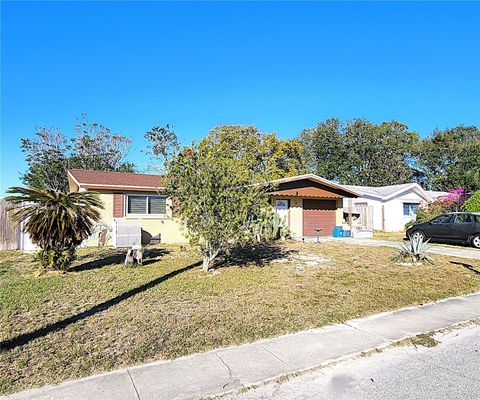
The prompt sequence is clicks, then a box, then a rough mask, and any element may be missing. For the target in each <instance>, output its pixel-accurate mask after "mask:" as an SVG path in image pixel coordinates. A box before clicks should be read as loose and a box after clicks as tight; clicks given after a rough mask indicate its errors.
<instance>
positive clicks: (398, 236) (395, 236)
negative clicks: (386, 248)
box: [373, 231, 406, 242]
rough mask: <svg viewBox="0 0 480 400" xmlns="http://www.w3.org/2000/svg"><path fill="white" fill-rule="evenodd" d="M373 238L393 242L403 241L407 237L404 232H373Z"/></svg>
mask: <svg viewBox="0 0 480 400" xmlns="http://www.w3.org/2000/svg"><path fill="white" fill-rule="evenodd" d="M373 237H374V238H375V239H383V240H393V241H396V242H398V241H402V240H403V239H405V237H406V235H405V232H404V231H401V232H382V231H373Z"/></svg>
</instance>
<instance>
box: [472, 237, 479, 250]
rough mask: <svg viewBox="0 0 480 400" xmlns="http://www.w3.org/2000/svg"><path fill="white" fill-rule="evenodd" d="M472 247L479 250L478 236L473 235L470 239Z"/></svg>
mask: <svg viewBox="0 0 480 400" xmlns="http://www.w3.org/2000/svg"><path fill="white" fill-rule="evenodd" d="M472 246H473V247H475V248H477V249H480V235H475V236H474V237H473V238H472Z"/></svg>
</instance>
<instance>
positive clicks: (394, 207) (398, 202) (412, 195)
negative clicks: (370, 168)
mask: <svg viewBox="0 0 480 400" xmlns="http://www.w3.org/2000/svg"><path fill="white" fill-rule="evenodd" d="M358 203H367V204H368V205H369V206H373V229H375V230H379V231H381V230H384V231H385V232H399V231H403V230H404V229H405V224H406V223H407V222H410V221H411V220H413V219H414V217H407V216H404V215H403V203H418V204H422V203H425V199H424V198H423V197H421V196H420V195H418V194H417V193H416V192H415V191H414V190H409V191H407V192H405V193H401V194H399V195H397V196H395V197H393V198H391V199H388V200H380V199H377V198H373V197H368V196H365V197H358V198H356V199H350V198H349V199H344V200H343V205H344V207H349V206H354V205H355V204H358ZM382 207H383V209H384V210H383V215H384V218H385V222H384V225H383V223H382Z"/></svg>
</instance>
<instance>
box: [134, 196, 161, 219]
mask: <svg viewBox="0 0 480 400" xmlns="http://www.w3.org/2000/svg"><path fill="white" fill-rule="evenodd" d="M166 210H167V199H166V197H165V196H145V195H127V214H142V215H146V214H153V215H158V214H166Z"/></svg>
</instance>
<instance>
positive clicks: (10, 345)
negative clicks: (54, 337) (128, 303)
mask: <svg viewBox="0 0 480 400" xmlns="http://www.w3.org/2000/svg"><path fill="white" fill-rule="evenodd" d="M199 265H201V263H200V262H196V263H194V264H190V265H187V266H186V267H183V268H180V269H177V270H175V271H172V272H169V273H168V274H166V275H163V276H161V277H159V278H156V279H153V280H151V281H150V282H147V283H145V284H143V285H141V286H138V287H136V288H134V289H131V290H128V291H126V292H124V293H122V294H120V295H118V296H115V297H113V298H111V299H110V300H107V301H104V302H103V303H100V304H97V305H96V306H93V307H91V308H89V309H88V310H85V311H83V312H81V313H79V314H75V315H72V316H71V317H68V318H65V319H62V320H60V321H57V322H54V323H53V324H49V325H46V326H44V327H43V328H40V329H36V330H34V331H32V332H28V333H23V334H21V335H18V336H17V337H14V338H12V339H9V340H5V341H3V342H0V351H4V350H11V349H14V348H15V347H18V346H23V345H24V344H27V343H29V342H31V341H32V340H35V339H39V338H41V337H43V336H46V335H48V334H49V333H52V332H56V331H59V330H61V329H64V328H66V327H67V326H68V325H70V324H73V323H75V322H77V321H81V320H82V319H85V318H87V317H91V316H92V315H95V314H98V313H99V312H102V311H105V310H107V309H109V308H110V307H112V306H115V305H117V304H119V303H120V302H122V301H124V300H127V299H129V298H130V297H133V296H135V295H136V294H139V293H142V292H144V291H146V290H148V289H151V288H153V287H155V286H157V285H159V284H160V283H162V282H165V281H166V280H168V279H171V278H173V277H175V276H176V275H179V274H181V273H182V272H186V271H188V270H190V269H192V268H195V267H198V266H199Z"/></svg>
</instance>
